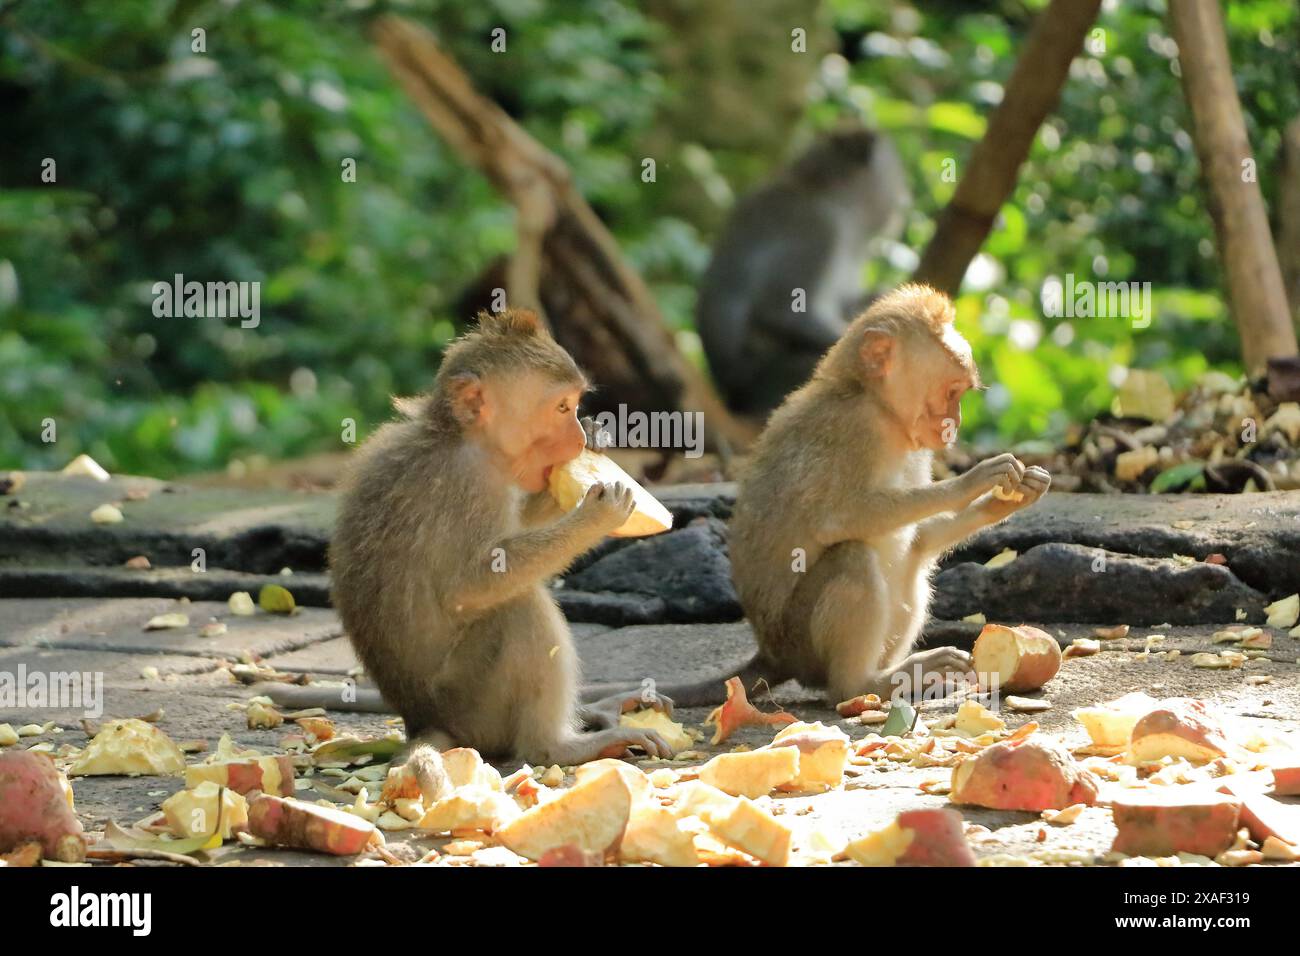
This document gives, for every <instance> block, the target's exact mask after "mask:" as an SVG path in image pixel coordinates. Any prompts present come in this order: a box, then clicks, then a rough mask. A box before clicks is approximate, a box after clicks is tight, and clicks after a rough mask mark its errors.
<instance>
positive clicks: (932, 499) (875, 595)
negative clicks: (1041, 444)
mask: <svg viewBox="0 0 1300 956" xmlns="http://www.w3.org/2000/svg"><path fill="white" fill-rule="evenodd" d="M953 318H954V313H953V307H952V303H951V302H950V301H949V300H948V298H947V297H946V296H944V295H942V294H941V293H939V292H936V291H934V290H933V289H930V288H928V287H926V286H920V285H908V286H904V287H902V288H900V289H897V290H896V291H894V292H892V293H890V294H889V295H887V296H885V297H884V298H882V299H880V300H878V301H877V302H875V303H874V304H873V305H872V306H871V308H869V309H868V310H867V311H866V312H864V313H863V314H861V315H859V316H858V317H857V318H856V319H855V320H854V321H853V323H852V324H851V325H850V327H849V329H848V331H847V332H846V333H845V334H844V336H843V338H841V339H840V340H839V341H838V342H837V343H836V344H835V345H834V346H832V347H831V349H830V350H829V351H828V352H827V353H826V355H825V356H824V357H823V358H822V361H821V363H820V364H819V365H818V366H817V369H816V371H815V372H814V373H813V377H812V379H811V380H810V381H809V382H808V383H807V384H806V385H804V386H803V388H801V389H799V390H798V391H797V392H795V393H793V394H792V395H791V396H790V397H789V398H788V399H787V400H786V401H785V403H784V404H783V405H782V406H781V407H780V408H779V409H777V411H776V412H775V413H774V414H773V415H772V418H771V420H770V422H769V423H768V426H767V429H766V430H765V431H764V432H763V434H762V436H761V437H760V438H759V441H758V444H757V446H756V448H755V450H754V453H753V455H752V458H751V460H750V462H749V467H748V471H747V473H746V475H745V477H744V480H743V481H742V483H741V486H740V491H739V494H738V497H737V500H736V508H735V512H734V516H733V518H732V522H731V534H730V554H731V562H732V574H733V577H734V579H735V582H736V588H737V592H738V594H739V596H740V600H741V604H742V605H743V606H744V609H745V613H746V616H747V617H748V618H749V620H750V622H751V624H752V625H753V628H754V636H755V639H756V640H757V642H758V647H759V649H758V653H757V654H756V655H755V657H754V658H753V660H751V661H750V662H749V663H748V664H746V665H745V666H744V668H743V669H742V670H741V672H740V676H741V679H742V681H743V682H744V684H745V685H746V686H749V685H752V684H753V682H754V681H756V680H758V679H759V678H762V679H765V680H766V681H767V682H768V684H770V685H771V686H776V685H777V684H779V683H781V682H782V681H785V680H787V679H790V678H794V679H797V680H798V681H799V682H800V683H801V684H803V685H804V686H806V687H818V688H827V689H828V690H829V691H830V693H831V694H832V695H833V696H832V698H831V699H832V700H836V701H839V700H848V699H849V698H852V697H856V696H858V695H861V694H877V695H879V696H880V697H882V698H884V697H889V696H892V695H893V694H894V693H895V692H896V691H902V692H904V693H911V692H912V691H911V689H912V688H917V687H919V686H928V685H931V684H933V683H934V681H935V679H936V678H940V677H942V676H943V675H947V674H954V673H955V674H965V673H968V672H970V670H971V658H970V655H969V654H967V653H965V652H964V651H961V650H957V649H955V648H951V647H937V648H933V649H930V650H924V651H916V652H914V651H913V647H914V646H915V644H916V641H917V638H918V637H919V636H920V633H921V628H922V625H923V624H924V623H925V618H926V613H927V611H928V608H929V603H930V578H931V575H932V573H933V571H934V568H935V564H936V562H937V560H938V559H939V557H940V556H941V555H942V554H943V553H944V552H946V551H948V550H950V549H951V548H953V547H954V546H956V545H957V544H959V543H960V542H961V541H963V540H965V539H966V538H968V537H969V536H970V535H971V534H973V533H974V532H976V531H977V530H979V529H980V528H983V527H985V526H987V525H991V524H994V523H995V522H998V521H1001V520H1003V519H1004V518H1006V517H1007V516H1008V515H1010V514H1012V513H1013V512H1015V511H1017V510H1019V509H1021V508H1026V507H1028V506H1030V505H1032V504H1033V503H1034V502H1036V501H1037V500H1038V499H1039V498H1041V497H1042V496H1043V494H1044V493H1046V491H1047V488H1048V485H1049V484H1050V481H1051V478H1050V476H1049V475H1048V474H1047V472H1046V471H1044V470H1043V469H1041V468H1037V467H1030V468H1026V467H1025V466H1024V465H1023V464H1022V463H1021V462H1020V461H1019V460H1017V459H1016V457H1015V456H1014V455H1010V454H1003V455H998V456H996V457H993V458H989V459H987V460H985V461H982V462H980V463H979V464H978V465H976V466H975V467H974V468H972V469H971V470H970V471H968V472H966V473H965V474H962V475H959V476H957V477H953V478H946V479H944V480H942V481H934V480H932V476H931V467H932V460H933V456H934V452H935V451H937V450H939V449H942V448H943V447H944V446H945V445H947V444H949V443H950V442H952V441H954V440H955V438H956V434H957V428H958V426H959V425H960V424H961V408H960V403H961V398H962V396H963V395H964V394H965V393H966V392H967V391H969V390H970V389H972V388H978V387H979V386H980V382H979V375H978V372H977V370H976V368H975V364H974V361H973V359H972V357H971V349H970V345H969V344H968V343H967V342H966V340H965V339H964V338H963V337H962V336H961V334H960V333H959V332H958V331H957V330H956V328H954V326H953ZM999 490H1001V492H1002V493H1001V494H999ZM666 693H667V694H668V695H669V696H671V697H672V698H673V700H674V701H675V702H676V703H677V704H678V705H679V706H680V705H698V704H706V703H716V702H718V701H719V700H720V699H721V697H722V694H723V693H724V691H723V684H722V682H721V681H720V680H710V681H706V682H702V683H699V684H692V685H689V686H685V687H676V688H668V689H667V690H666Z"/></svg>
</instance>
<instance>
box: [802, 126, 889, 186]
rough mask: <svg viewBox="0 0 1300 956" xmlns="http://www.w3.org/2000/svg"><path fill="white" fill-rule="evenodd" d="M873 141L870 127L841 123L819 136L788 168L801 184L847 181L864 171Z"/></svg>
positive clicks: (874, 143) (873, 153)
mask: <svg viewBox="0 0 1300 956" xmlns="http://www.w3.org/2000/svg"><path fill="white" fill-rule="evenodd" d="M876 144H877V137H876V133H875V132H873V131H872V130H869V129H866V128H865V127H862V126H858V125H853V124H850V125H846V126H842V127H840V128H838V129H835V130H832V131H830V132H827V133H823V134H822V135H821V136H819V137H818V138H817V139H816V141H814V142H813V144H812V146H810V147H809V148H808V150H807V151H806V152H805V153H804V154H803V155H802V156H800V157H799V158H798V159H797V160H795V162H794V163H793V164H792V165H791V167H790V171H791V173H792V174H793V175H794V176H795V177H796V178H797V179H798V181H799V182H801V183H821V184H825V183H827V182H836V181H840V180H847V179H850V178H852V177H854V176H858V175H861V174H862V173H864V172H865V171H866V170H867V168H868V167H869V166H870V165H871V160H872V158H873V157H874V156H875V152H876Z"/></svg>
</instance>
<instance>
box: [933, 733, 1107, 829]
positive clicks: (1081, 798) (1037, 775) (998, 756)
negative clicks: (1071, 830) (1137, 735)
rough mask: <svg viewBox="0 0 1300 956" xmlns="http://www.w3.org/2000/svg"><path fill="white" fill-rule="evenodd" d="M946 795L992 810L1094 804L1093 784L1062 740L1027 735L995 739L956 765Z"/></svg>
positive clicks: (1059, 807)
mask: <svg viewBox="0 0 1300 956" xmlns="http://www.w3.org/2000/svg"><path fill="white" fill-rule="evenodd" d="M949 798H950V799H951V800H952V802H953V803H966V804H973V805H975V806H980V807H989V808H991V809H993V810H1032V811H1034V812H1041V811H1043V810H1064V809H1065V808H1066V807H1068V806H1072V805H1073V804H1076V803H1082V804H1086V805H1087V806H1092V805H1093V804H1094V803H1096V801H1097V783H1096V781H1095V780H1094V779H1093V777H1092V775H1091V774H1089V773H1088V772H1087V771H1086V770H1084V769H1083V768H1081V767H1080V766H1079V765H1078V764H1076V763H1075V762H1074V758H1073V757H1072V756H1071V755H1070V752H1069V751H1068V750H1066V749H1065V747H1064V746H1062V745H1061V744H1060V743H1057V742H1056V741H1055V740H1051V739H1050V738H1047V737H1042V736H1037V735H1030V736H1026V737H1022V738H1020V739H1011V740H1004V741H1002V742H1001V743H996V744H993V745H992V746H991V747H986V748H985V749H984V750H982V751H980V752H979V753H978V754H976V755H975V756H973V757H970V758H969V759H967V760H965V761H963V762H962V763H960V764H958V765H957V766H956V767H954V768H953V772H952V791H951V793H950V797H949Z"/></svg>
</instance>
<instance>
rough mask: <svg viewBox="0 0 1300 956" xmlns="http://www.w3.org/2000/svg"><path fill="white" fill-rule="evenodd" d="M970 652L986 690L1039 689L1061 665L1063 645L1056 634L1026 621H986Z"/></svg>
mask: <svg viewBox="0 0 1300 956" xmlns="http://www.w3.org/2000/svg"><path fill="white" fill-rule="evenodd" d="M971 656H972V658H973V659H974V667H975V674H976V676H977V678H978V680H979V686H980V687H981V688H982V689H984V690H1001V691H1006V692H1017V691H1027V690H1037V689H1038V688H1040V687H1042V686H1043V685H1044V684H1046V683H1047V682H1048V681H1049V680H1051V679H1052V678H1053V677H1055V676H1056V672H1057V671H1059V670H1060V669H1061V645H1060V644H1058V643H1057V642H1056V638H1054V637H1052V635H1050V634H1048V633H1047V632H1046V631H1043V630H1039V629H1038V628H1036V627H1030V626H1029V625H1027V624H1022V625H1020V626H1018V627H1008V626H1007V625H1005V624H985V625H984V628H983V630H981V631H980V634H979V637H977V638H976V639H975V647H974V650H973V651H972V654H971Z"/></svg>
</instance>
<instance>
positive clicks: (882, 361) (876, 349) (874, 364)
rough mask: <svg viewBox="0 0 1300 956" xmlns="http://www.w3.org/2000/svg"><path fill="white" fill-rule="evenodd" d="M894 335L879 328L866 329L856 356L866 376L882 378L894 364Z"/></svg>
mask: <svg viewBox="0 0 1300 956" xmlns="http://www.w3.org/2000/svg"><path fill="white" fill-rule="evenodd" d="M894 342H895V339H894V336H892V335H891V334H890V333H888V332H884V331H882V330H880V329H868V330H867V331H866V332H864V333H863V335H862V343H861V344H860V345H859V346H858V356H859V357H860V358H861V359H862V370H863V372H864V373H865V374H866V375H867V377H868V378H884V377H885V376H886V375H888V374H889V370H890V368H891V367H892V366H893V364H894Z"/></svg>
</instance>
